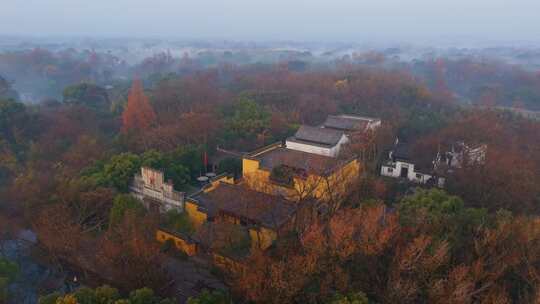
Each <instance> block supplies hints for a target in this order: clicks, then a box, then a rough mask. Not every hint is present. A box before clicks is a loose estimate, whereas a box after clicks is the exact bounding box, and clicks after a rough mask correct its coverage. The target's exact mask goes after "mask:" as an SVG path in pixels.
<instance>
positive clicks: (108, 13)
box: [0, 0, 540, 42]
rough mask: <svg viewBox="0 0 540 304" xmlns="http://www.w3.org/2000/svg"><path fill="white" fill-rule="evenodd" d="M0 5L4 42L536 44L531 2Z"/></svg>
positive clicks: (76, 0)
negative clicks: (20, 38) (14, 38)
mask: <svg viewBox="0 0 540 304" xmlns="http://www.w3.org/2000/svg"><path fill="white" fill-rule="evenodd" d="M0 2H1V4H0V34H4V35H33V36H51V35H52V36H80V35H84V36H96V37H99V36H111V37H115V36H124V37H153V36H160V37H178V38H186V39H234V40H303V41H360V40H362V39H371V40H381V41H382V40H391V39H397V40H403V41H407V40H408V41H414V40H418V41H423V42H426V41H430V40H432V39H433V40H436V41H439V42H440V41H444V40H445V39H467V40H469V41H478V42H482V41H484V42H485V41H490V40H491V41H507V42H508V41H535V40H536V41H538V39H540V18H538V14H539V12H540V1H539V0H370V1H366V0H266V1H259V0H193V1H185V0H91V1H85V0H25V1H21V0H1V1H0ZM536 41H535V42H536Z"/></svg>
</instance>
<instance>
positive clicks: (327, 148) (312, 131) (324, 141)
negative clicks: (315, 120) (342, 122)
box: [285, 125, 349, 157]
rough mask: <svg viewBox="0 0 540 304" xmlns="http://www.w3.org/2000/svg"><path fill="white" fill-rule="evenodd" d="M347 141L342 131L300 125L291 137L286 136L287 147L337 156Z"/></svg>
mask: <svg viewBox="0 0 540 304" xmlns="http://www.w3.org/2000/svg"><path fill="white" fill-rule="evenodd" d="M347 142H349V138H348V137H347V136H346V135H345V133H344V132H343V131H338V130H333V129H326V128H319V127H311V126H305V125H303V126H301V127H300V129H298V131H297V132H296V134H295V135H294V136H293V137H289V138H287V140H286V142H285V145H286V147H287V149H291V150H296V151H302V152H307V153H313V154H318V155H324V156H330V157H337V156H338V155H339V152H340V150H341V146H342V145H343V144H346V143H347Z"/></svg>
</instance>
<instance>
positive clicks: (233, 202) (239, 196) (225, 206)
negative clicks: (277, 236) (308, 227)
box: [190, 183, 298, 228]
mask: <svg viewBox="0 0 540 304" xmlns="http://www.w3.org/2000/svg"><path fill="white" fill-rule="evenodd" d="M190 199H191V200H193V201H194V202H195V203H196V204H197V205H199V206H200V207H203V208H204V209H206V210H207V212H208V214H209V215H210V216H215V215H217V214H219V213H220V212H223V213H226V214H230V215H233V216H235V217H239V218H244V219H247V220H248V221H252V222H255V223H257V224H259V225H262V226H265V227H269V228H277V227H280V226H281V225H283V224H285V223H286V222H287V221H288V220H289V219H290V218H291V217H292V216H293V215H294V213H295V212H296V208H297V206H298V205H297V204H296V203H293V202H290V201H287V200H286V199H284V198H282V197H280V196H275V195H270V194H266V193H263V192H258V191H254V190H250V189H248V188H246V187H243V186H240V185H231V184H226V183H220V184H219V186H218V187H217V188H216V189H214V190H212V191H210V192H207V193H205V192H201V193H199V194H197V195H195V196H193V197H191V198H190Z"/></svg>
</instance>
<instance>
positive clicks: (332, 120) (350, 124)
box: [323, 115, 372, 131]
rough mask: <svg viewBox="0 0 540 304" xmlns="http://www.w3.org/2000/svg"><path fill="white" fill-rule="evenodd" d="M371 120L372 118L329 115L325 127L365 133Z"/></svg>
mask: <svg viewBox="0 0 540 304" xmlns="http://www.w3.org/2000/svg"><path fill="white" fill-rule="evenodd" d="M371 120H372V119H371V118H365V117H354V116H343V115H340V116H337V115H328V117H327V118H326V121H325V122H324V123H323V126H324V127H325V128H331V129H337V130H344V131H363V130H365V129H366V128H367V126H368V123H369V122H370V121H371Z"/></svg>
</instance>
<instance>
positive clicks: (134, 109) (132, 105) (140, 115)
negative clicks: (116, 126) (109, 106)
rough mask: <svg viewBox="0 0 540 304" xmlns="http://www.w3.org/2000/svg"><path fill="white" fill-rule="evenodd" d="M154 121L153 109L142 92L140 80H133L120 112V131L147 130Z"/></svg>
mask: <svg viewBox="0 0 540 304" xmlns="http://www.w3.org/2000/svg"><path fill="white" fill-rule="evenodd" d="M155 121H156V114H155V113H154V109H152V106H151V105H150V102H149V101H148V97H147V96H146V95H145V94H144V90H143V86H142V82H141V81H140V80H138V79H137V80H134V81H133V85H132V87H131V90H130V92H129V96H128V102H127V106H126V108H125V109H124V112H123V113H122V132H123V133H128V132H129V131H131V130H141V131H144V130H148V129H149V128H150V127H151V126H152V124H153V123H154V122H155Z"/></svg>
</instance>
